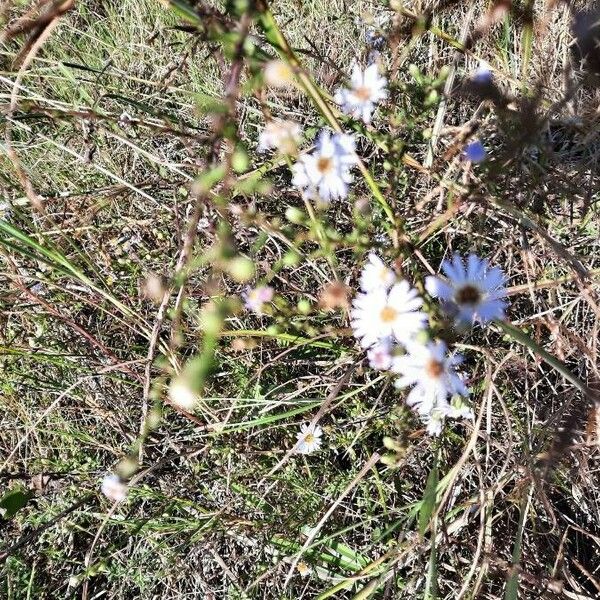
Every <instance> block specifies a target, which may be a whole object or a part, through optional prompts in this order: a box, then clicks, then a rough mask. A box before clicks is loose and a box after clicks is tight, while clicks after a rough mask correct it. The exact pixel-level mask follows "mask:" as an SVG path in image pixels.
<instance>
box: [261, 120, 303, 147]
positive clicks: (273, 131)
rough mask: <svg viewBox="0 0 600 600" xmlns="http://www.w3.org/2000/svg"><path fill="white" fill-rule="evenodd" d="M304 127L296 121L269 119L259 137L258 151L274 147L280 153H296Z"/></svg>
mask: <svg viewBox="0 0 600 600" xmlns="http://www.w3.org/2000/svg"><path fill="white" fill-rule="evenodd" d="M301 137H302V128H301V127H300V125H299V124H298V123H295V122H294V121H281V120H278V119H277V120H273V121H269V122H268V123H267V124H266V126H265V128H264V129H263V130H262V131H261V132H260V135H259V137H258V151H259V152H264V151H265V150H268V149H271V148H274V149H276V150H277V152H279V153H280V154H296V153H297V152H298V144H299V143H300V140H301Z"/></svg>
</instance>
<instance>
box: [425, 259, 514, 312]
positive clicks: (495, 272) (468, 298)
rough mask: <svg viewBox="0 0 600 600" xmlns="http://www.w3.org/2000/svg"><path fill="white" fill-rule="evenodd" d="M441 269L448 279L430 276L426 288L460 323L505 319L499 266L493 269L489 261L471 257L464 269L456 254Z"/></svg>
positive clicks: (501, 274)
mask: <svg viewBox="0 0 600 600" xmlns="http://www.w3.org/2000/svg"><path fill="white" fill-rule="evenodd" d="M442 270H443V271H444V273H445V274H446V276H447V277H448V279H447V280H444V279H441V278H440V277H435V276H429V277H427V280H426V282H425V287H426V289H427V291H428V292H429V293H430V294H431V295H432V296H434V297H436V298H439V299H440V300H441V301H442V303H443V305H444V306H445V308H446V310H448V312H450V313H451V314H453V315H454V316H455V318H456V320H457V321H458V322H459V323H463V324H466V323H474V322H475V321H479V322H480V323H482V324H483V323H486V322H488V321H492V320H494V319H504V310H505V308H506V302H505V301H504V300H503V298H504V297H505V296H506V289H505V287H504V285H505V281H506V280H505V278H504V274H503V273H502V270H501V269H500V268H499V267H493V268H490V266H489V263H488V261H487V260H486V259H481V258H479V257H477V256H476V255H475V254H470V255H469V256H468V258H467V261H466V268H465V265H464V264H463V260H462V258H461V257H460V256H459V255H458V254H455V255H454V257H453V258H452V261H448V260H445V261H444V262H443V263H442Z"/></svg>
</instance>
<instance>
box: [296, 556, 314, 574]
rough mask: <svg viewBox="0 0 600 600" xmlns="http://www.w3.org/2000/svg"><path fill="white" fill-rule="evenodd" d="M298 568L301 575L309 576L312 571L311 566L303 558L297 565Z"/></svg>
mask: <svg viewBox="0 0 600 600" xmlns="http://www.w3.org/2000/svg"><path fill="white" fill-rule="evenodd" d="M296 570H297V571H298V573H299V574H300V577H307V576H308V575H310V572H311V568H310V567H309V566H308V565H307V564H306V563H305V562H304V561H302V560H301V561H300V562H299V563H298V564H297V565H296Z"/></svg>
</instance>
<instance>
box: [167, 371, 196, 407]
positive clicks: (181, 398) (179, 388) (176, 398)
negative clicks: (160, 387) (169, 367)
mask: <svg viewBox="0 0 600 600" xmlns="http://www.w3.org/2000/svg"><path fill="white" fill-rule="evenodd" d="M169 399H170V400H171V402H172V403H173V404H174V405H175V406H178V407H179V408H182V409H183V410H187V411H192V410H194V408H196V405H197V404H198V396H197V395H196V394H195V393H194V390H192V388H191V386H190V384H189V381H188V377H187V376H186V375H178V376H176V377H174V378H173V379H172V380H171V383H170V384H169Z"/></svg>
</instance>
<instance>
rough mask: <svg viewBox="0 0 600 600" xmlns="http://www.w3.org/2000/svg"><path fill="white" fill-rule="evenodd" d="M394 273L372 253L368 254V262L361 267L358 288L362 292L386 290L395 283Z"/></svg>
mask: <svg viewBox="0 0 600 600" xmlns="http://www.w3.org/2000/svg"><path fill="white" fill-rule="evenodd" d="M396 279H397V277H396V273H394V271H392V269H390V268H389V267H388V266H386V265H385V263H384V262H383V261H382V260H381V259H380V258H379V257H378V256H377V255H376V254H374V253H373V252H371V254H369V260H368V262H367V263H366V264H365V266H364V267H363V270H362V273H361V275H360V287H361V289H362V290H363V292H372V291H373V290H376V289H379V288H384V289H388V288H389V287H390V286H392V285H393V284H394V283H395V281H396Z"/></svg>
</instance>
